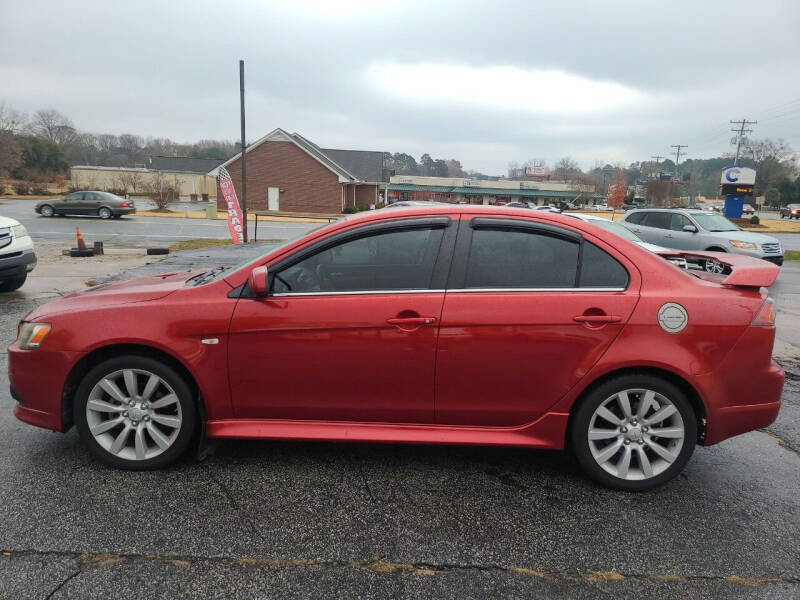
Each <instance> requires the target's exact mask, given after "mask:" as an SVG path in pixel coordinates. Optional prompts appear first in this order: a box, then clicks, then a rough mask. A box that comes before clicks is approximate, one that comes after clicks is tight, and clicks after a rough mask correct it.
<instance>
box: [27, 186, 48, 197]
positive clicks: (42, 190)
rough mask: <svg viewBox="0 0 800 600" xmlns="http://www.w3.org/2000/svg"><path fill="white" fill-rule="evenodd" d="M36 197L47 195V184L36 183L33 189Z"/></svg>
mask: <svg viewBox="0 0 800 600" xmlns="http://www.w3.org/2000/svg"><path fill="white" fill-rule="evenodd" d="M31 190H32V191H33V194H34V196H44V195H45V194H47V184H44V183H34V184H33V186H32V187H31Z"/></svg>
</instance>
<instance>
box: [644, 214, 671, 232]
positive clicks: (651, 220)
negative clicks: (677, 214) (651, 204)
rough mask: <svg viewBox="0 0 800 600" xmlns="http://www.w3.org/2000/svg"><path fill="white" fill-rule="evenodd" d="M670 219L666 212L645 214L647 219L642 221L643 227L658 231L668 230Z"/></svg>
mask: <svg viewBox="0 0 800 600" xmlns="http://www.w3.org/2000/svg"><path fill="white" fill-rule="evenodd" d="M671 217H672V215H671V214H670V213H668V212H651V213H647V218H646V219H645V220H644V223H643V225H645V226H647V227H656V228H658V229H669V224H670V218H671Z"/></svg>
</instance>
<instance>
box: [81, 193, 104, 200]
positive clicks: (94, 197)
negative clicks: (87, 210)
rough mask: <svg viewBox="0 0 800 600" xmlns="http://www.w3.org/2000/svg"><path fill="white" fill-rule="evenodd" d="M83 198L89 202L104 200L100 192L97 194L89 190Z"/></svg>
mask: <svg viewBox="0 0 800 600" xmlns="http://www.w3.org/2000/svg"><path fill="white" fill-rule="evenodd" d="M83 199H84V200H86V201H87V202H101V201H102V200H103V198H102V197H101V196H100V194H95V193H93V192H87V193H86V195H85V196H84V197H83Z"/></svg>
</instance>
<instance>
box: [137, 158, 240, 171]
mask: <svg viewBox="0 0 800 600" xmlns="http://www.w3.org/2000/svg"><path fill="white" fill-rule="evenodd" d="M224 162H225V159H224V158H192V157H190V156H151V157H150V160H149V161H148V162H147V168H148V169H155V170H156V171H179V172H181V173H208V172H209V171H211V170H212V169H216V168H217V167H218V166H220V165H221V164H222V163H224Z"/></svg>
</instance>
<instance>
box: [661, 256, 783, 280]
mask: <svg viewBox="0 0 800 600" xmlns="http://www.w3.org/2000/svg"><path fill="white" fill-rule="evenodd" d="M656 254H658V255H659V256H663V257H664V258H666V259H670V258H684V259H686V260H687V261H690V262H695V261H698V260H715V261H717V262H718V263H721V264H723V265H725V266H727V267H730V269H731V273H730V274H728V276H727V277H725V278H724V279H722V281H720V283H721V284H722V285H733V286H738V287H756V288H760V287H769V286H771V285H772V284H773V283H775V280H776V279H777V278H778V273H779V272H780V268H779V267H778V265H776V264H773V263H771V262H769V261H766V260H761V259H760V258H754V257H752V256H743V255H741V254H730V253H728V252H695V251H691V250H659V251H658V252H657V253H656Z"/></svg>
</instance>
